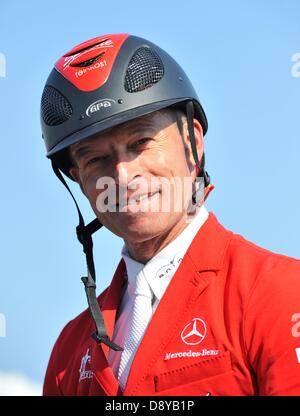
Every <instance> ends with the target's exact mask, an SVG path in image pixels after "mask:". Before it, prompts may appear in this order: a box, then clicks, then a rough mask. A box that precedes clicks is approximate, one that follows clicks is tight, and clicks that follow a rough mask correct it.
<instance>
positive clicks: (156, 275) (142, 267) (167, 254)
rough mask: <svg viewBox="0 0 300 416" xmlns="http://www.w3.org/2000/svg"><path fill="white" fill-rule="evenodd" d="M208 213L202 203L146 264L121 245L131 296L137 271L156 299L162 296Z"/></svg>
mask: <svg viewBox="0 0 300 416" xmlns="http://www.w3.org/2000/svg"><path fill="white" fill-rule="evenodd" d="M208 215H209V214H208V211H207V210H206V208H205V207H204V205H202V206H201V207H200V209H199V211H198V212H197V214H196V216H195V217H194V218H193V220H192V221H191V222H190V224H188V226H187V227H186V228H185V229H184V230H183V231H182V232H181V233H180V234H179V235H178V236H177V237H176V238H175V239H174V240H173V241H171V243H169V244H168V245H167V246H166V247H164V248H163V249H162V250H161V251H159V252H158V253H157V254H156V255H155V256H154V257H153V258H152V259H150V260H149V261H148V262H147V263H146V264H143V263H139V262H137V261H136V260H134V259H133V258H132V257H130V254H129V252H128V250H127V247H126V245H124V246H123V249H122V257H123V259H124V261H125V264H126V271H127V276H128V293H129V295H130V296H133V293H134V287H135V280H136V277H137V275H138V273H143V274H144V277H145V278H146V280H147V282H148V284H149V286H150V288H151V289H152V291H153V293H154V295H155V296H156V298H157V299H158V300H160V299H161V298H162V296H163V294H164V292H165V290H166V288H167V286H168V284H169V283H170V281H171V279H172V277H173V276H174V274H175V272H176V270H177V268H178V267H179V264H180V262H181V260H182V258H183V256H184V255H185V253H186V251H187V249H188V248H189V246H190V244H191V242H192V241H193V239H194V237H195V236H196V234H197V232H198V231H199V229H200V228H201V226H202V225H203V224H204V223H205V221H206V220H207V218H208Z"/></svg>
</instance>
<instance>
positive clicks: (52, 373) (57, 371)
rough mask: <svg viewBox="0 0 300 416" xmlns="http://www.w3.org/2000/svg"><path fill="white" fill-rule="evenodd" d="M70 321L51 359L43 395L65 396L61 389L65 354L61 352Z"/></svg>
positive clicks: (58, 340)
mask: <svg viewBox="0 0 300 416" xmlns="http://www.w3.org/2000/svg"><path fill="white" fill-rule="evenodd" d="M71 323H72V321H71V322H69V323H68V324H67V325H66V326H65V328H64V329H63V330H62V332H61V334H60V335H59V337H58V339H57V341H56V343H55V344H54V347H53V349H52V353H51V356H50V359H49V363H48V367H47V371H46V375H45V379H44V386H43V396H63V394H62V392H61V389H60V379H61V377H62V376H63V374H64V363H63V355H62V354H61V353H60V351H61V345H62V344H63V342H64V337H65V334H66V333H67V332H68V329H69V326H70V324H71Z"/></svg>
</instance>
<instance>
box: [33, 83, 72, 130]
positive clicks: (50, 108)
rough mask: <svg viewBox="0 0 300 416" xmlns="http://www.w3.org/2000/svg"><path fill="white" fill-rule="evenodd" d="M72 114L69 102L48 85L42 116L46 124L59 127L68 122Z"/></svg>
mask: <svg viewBox="0 0 300 416" xmlns="http://www.w3.org/2000/svg"><path fill="white" fill-rule="evenodd" d="M72 113H73V109H72V106H71V104H70V103H69V101H68V100H67V99H66V98H65V97H64V96H63V95H62V94H61V93H60V92H58V91H57V90H56V89H55V88H53V87H50V86H49V85H46V87H45V88H44V91H43V95H42V102H41V114H42V118H43V120H44V122H45V124H47V125H48V126H57V125H58V124H61V123H63V122H65V121H67V120H68V119H69V118H70V117H71V115H72Z"/></svg>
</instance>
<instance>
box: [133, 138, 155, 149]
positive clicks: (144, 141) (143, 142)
mask: <svg viewBox="0 0 300 416" xmlns="http://www.w3.org/2000/svg"><path fill="white" fill-rule="evenodd" d="M150 140H151V139H150V137H143V138H142V139H139V140H137V141H136V142H134V143H133V144H132V145H131V146H130V147H138V146H141V145H143V144H146V143H148V142H149V141H150Z"/></svg>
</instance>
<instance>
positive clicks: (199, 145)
mask: <svg viewBox="0 0 300 416" xmlns="http://www.w3.org/2000/svg"><path fill="white" fill-rule="evenodd" d="M185 129H186V139H187V142H188V143H187V147H188V160H189V161H190V164H191V166H192V167H193V168H192V170H193V172H195V177H196V172H197V171H198V168H197V166H196V162H195V160H194V156H193V151H192V146H191V141H190V135H189V130H188V126H187V122H186V123H185ZM194 135H195V142H196V149H197V154H198V159H199V162H200V163H201V159H202V156H203V152H204V139H203V129H202V126H201V124H200V122H199V121H198V120H197V119H196V118H194Z"/></svg>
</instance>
